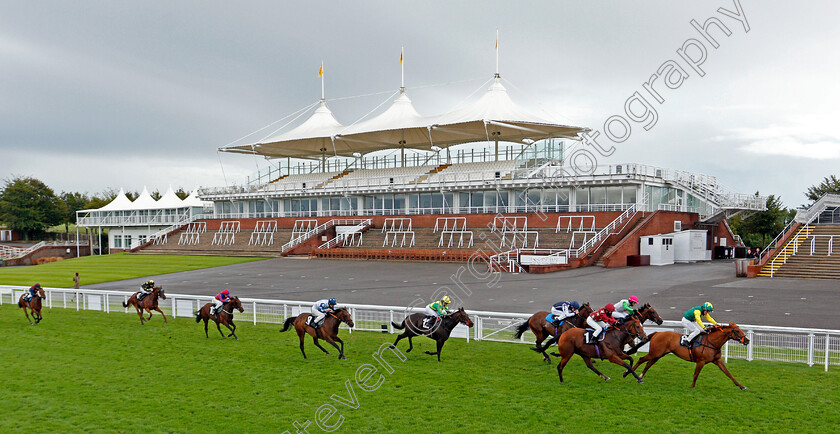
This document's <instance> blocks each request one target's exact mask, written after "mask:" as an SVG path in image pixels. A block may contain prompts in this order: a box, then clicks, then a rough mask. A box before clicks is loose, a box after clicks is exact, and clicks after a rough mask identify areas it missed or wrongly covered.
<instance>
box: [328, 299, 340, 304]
mask: <svg viewBox="0 0 840 434" xmlns="http://www.w3.org/2000/svg"><path fill="white" fill-rule="evenodd" d="M327 303H329V305H330V306H335V305H336V303H338V302H337V301H336V300H335V299H334V298H331V299H329V300H327Z"/></svg>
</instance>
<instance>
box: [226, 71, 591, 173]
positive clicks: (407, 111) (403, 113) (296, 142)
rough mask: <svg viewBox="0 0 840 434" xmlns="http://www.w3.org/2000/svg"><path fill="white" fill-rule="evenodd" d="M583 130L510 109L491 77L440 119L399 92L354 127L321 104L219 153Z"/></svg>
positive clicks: (276, 154)
mask: <svg viewBox="0 0 840 434" xmlns="http://www.w3.org/2000/svg"><path fill="white" fill-rule="evenodd" d="M585 131H588V129H587V128H583V127H576V126H569V125H562V124H557V123H552V122H550V121H547V120H544V119H542V118H539V117H537V116H534V115H533V114H531V113H529V112H528V111H527V110H524V109H522V108H521V107H519V106H518V105H516V104H515V103H514V102H513V101H512V100H511V99H510V96H509V95H508V93H507V90H506V89H505V88H504V86H502V84H501V78H500V76H499V75H498V74H496V76H495V78H494V80H493V84H492V85H491V86H490V88H489V89H488V90H487V92H486V93H485V94H484V95H483V96H482V97H481V98H480V99H479V100H478V101H476V102H475V103H473V104H471V105H469V106H467V107H464V108H462V109H459V110H455V111H452V112H450V113H446V114H443V115H440V116H430V117H424V116H420V115H419V114H418V113H417V111H416V110H415V109H414V106H413V105H412V104H411V100H410V99H409V98H408V96H407V95H406V94H405V89H404V88H401V89H400V95H399V97H398V98H397V99H396V100H395V101H394V103H393V104H392V105H391V106H390V107H389V108H388V109H387V110H385V112H383V113H382V114H380V115H379V116H376V117H374V118H372V119H369V120H367V121H364V122H361V123H359V124H356V125H351V126H348V127H343V126H342V125H341V124H340V123H339V122H338V121H337V120H336V119H335V117H333V115H332V112H331V111H330V110H329V109H328V108H327V106H326V102H325V101H324V100H321V105H320V106H319V107H318V109H317V110H315V113H314V114H313V115H312V116H311V117H310V118H309V119H307V120H306V121H305V122H304V123H303V124H301V125H299V126H298V127H296V128H294V129H292V130H290V131H288V132H286V133H284V134H281V135H279V136H276V137H273V138H270V139H267V140H264V141H261V142H259V143H254V144H250V145H238V146H229V147H223V148H220V149H219V151H222V152H234V153H245V154H256V155H263V156H266V157H269V158H285V157H292V158H320V157H323V156H333V155H338V156H345V157H350V156H353V154H354V153H357V152H358V153H361V154H364V153H368V152H373V151H379V150H383V149H394V148H400V147H404V148H413V149H422V150H427V151H428V150H430V149H431V147H432V146H438V147H441V148H444V147H448V146H453V145H459V144H464V143H475V142H492V141H500V142H521V141H522V140H523V139H530V140H534V141H537V140H542V139H548V138H576V137H577V136H578V134H579V133H581V132H585Z"/></svg>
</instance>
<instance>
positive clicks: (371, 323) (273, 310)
mask: <svg viewBox="0 0 840 434" xmlns="http://www.w3.org/2000/svg"><path fill="white" fill-rule="evenodd" d="M27 289H28V288H27V287H23V286H0V304H6V303H12V304H16V303H17V300H18V297H20V295H21V294H23V293H24V292H25V291H26V290H27ZM44 291H45V293H46V295H47V299H46V300H45V301H44V306H45V307H46V308H50V309H51V308H66V309H76V310H97V311H104V312H108V313H113V312H120V313H132V314H133V313H134V309H133V308H132V307H129V308H123V306H122V303H123V302H124V301H126V300H128V298H129V297H131V295H132V294H134V292H126V291H104V290H94V289H78V290H76V289H62V288H44ZM166 296H167V298H166V300H159V301H158V305H159V306H160V308H161V310H163V311H164V312H165V313H166V314H167V315H171V316H172V317H194V315H195V311H196V310H198V309H199V308H200V307H201V306H203V305H204V304H205V303H209V302H210V300H211V299H212V298H213V297H211V296H200V295H182V294H166ZM240 300H241V301H242V306H243V307H244V308H245V312H244V313H241V314H240V313H236V318H237V320H238V321H251V322H253V323H254V324H257V323H266V324H282V323H283V321H285V319H286V318H288V317H289V316H297V315H299V314H300V313H304V312H309V311H310V308H311V307H312V302H306V301H289V300H265V299H254V298H240ZM342 306H346V307H348V308H349V309H350V313H351V315H352V316H353V321H354V322H355V324H356V327H355V328H354V329H352V330H349V331H350V332H351V333H352V332H353V331H376V332H382V331H383V330H388V332H389V333H394V329H393V327H392V326H391V322H392V321H393V322H397V323H399V322H400V321H402V320H403V318H405V316H406V314H408V313H414V312H421V311H422V310H423V309H422V308H420V307H415V308H405V307H400V306H377V305H365V304H342ZM467 313H468V314H469V315H470V317H471V318H472V319H473V321H474V322H475V326H474V327H473V329H472V330H470V329H468V328H467V327H466V326H464V325H462V324H459V325H458V326H457V327H456V328H455V330H453V332H452V337H457V338H464V339H467V340H468V341H469V340H470V339H473V340H477V341H482V340H486V341H495V342H511V343H526V344H533V342H534V335H533V334H531V332H530V331H528V332H526V333H525V334H524V335H523V336H522V337H521V338H520V339H515V338H514V337H513V334H514V329H515V327H516V326H518V325H519V324H520V323H521V322H522V321H525V320H527V319H528V318H529V317H530V316H531V314H522V313H505V312H488V311H475V310H468V311H467ZM383 325H384V326H385V328H383ZM342 327H343V328H347V327H346V326H345V325H342ZM740 327H741V329H742V330H744V333H746V335H747V337H748V338H749V339H750V344H749V345H747V346H743V345H741V344H738V343H735V342H728V343H727V344H726V345H725V346H724V348H723V355H724V357H725V358H726V360H727V361H728V360H729V359H730V358H732V359H744V360H748V361H751V360H766V361H773V362H789V363H806V364H808V365H809V366H813V365H822V366H824V368H825V370H826V371H828V367H829V366H831V365H833V366H840V330H827V329H806V328H794V327H772V326H759V325H746V324H740ZM657 331H677V332H680V333H682V332H683V328H682V324H681V323H680V322H679V321H665V322H664V323H663V324H662V325H661V326H658V325H654V324H648V325H646V326H645V332H647V333H648V334H651V333H653V332H657ZM640 351H643V352H644V351H647V348H646V347H642V348H641V350H640Z"/></svg>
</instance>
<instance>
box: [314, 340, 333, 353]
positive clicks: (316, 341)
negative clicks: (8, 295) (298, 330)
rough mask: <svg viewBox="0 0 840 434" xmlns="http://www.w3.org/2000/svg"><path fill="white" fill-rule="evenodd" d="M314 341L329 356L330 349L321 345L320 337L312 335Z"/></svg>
mask: <svg viewBox="0 0 840 434" xmlns="http://www.w3.org/2000/svg"><path fill="white" fill-rule="evenodd" d="M312 341H313V342H315V346H316V347H318V348H320V349H321V351H323V352H325V353H327V355H328V356H329V355H330V352H329V351H327V350H326V349H324V347H322V346H321V344H319V343H318V338H317V337H315V336H312Z"/></svg>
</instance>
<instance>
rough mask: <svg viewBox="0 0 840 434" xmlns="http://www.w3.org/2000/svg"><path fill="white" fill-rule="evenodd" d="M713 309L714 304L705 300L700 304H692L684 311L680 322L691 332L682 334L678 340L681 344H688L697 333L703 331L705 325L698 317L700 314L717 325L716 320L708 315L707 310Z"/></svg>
mask: <svg viewBox="0 0 840 434" xmlns="http://www.w3.org/2000/svg"><path fill="white" fill-rule="evenodd" d="M714 310H715V309H714V306H712V303H709V302H708V301H707V302H705V303H703V304H702V305H700V306H694V307H692V308H691V309H689V310H687V311H686V312H685V315H683V317H682V323H683V326H684V327H685V328H687V329H688V330H690V331H691V333H689V334H688V336H683V338H682V340H681V341H680V344H681V345H685V346H688V345H689V344H690V343H691V341H692V340H693V339H694V338H695V337H697V335H699V334H700V333H702V332H703V329H704V328H705V326H704V325H703V321H702V320H701V319H700V316H701V315H703V316H705V317H706V320H708V321H709V322H710V323H712V324H714V325H717V321H715V320H714V318H712V317H711V316H710V315H709V312H712V311H714Z"/></svg>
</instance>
